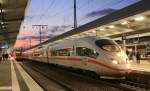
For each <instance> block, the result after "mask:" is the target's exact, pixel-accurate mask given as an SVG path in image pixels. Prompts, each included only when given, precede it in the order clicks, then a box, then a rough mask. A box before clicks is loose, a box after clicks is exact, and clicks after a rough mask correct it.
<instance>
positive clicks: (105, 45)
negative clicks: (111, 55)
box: [95, 39, 120, 52]
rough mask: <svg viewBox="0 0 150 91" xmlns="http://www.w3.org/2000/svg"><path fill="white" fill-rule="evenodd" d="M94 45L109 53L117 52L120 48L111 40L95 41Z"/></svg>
mask: <svg viewBox="0 0 150 91" xmlns="http://www.w3.org/2000/svg"><path fill="white" fill-rule="evenodd" d="M95 43H96V45H97V46H98V47H100V48H102V49H104V50H106V51H109V52H119V51H120V48H119V46H118V45H117V44H116V43H115V42H114V41H113V40H108V39H101V40H97V41H96V42H95Z"/></svg>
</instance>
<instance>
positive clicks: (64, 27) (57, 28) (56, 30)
mask: <svg viewBox="0 0 150 91" xmlns="http://www.w3.org/2000/svg"><path fill="white" fill-rule="evenodd" d="M71 27H72V25H61V26H53V27H52V28H50V29H49V30H48V31H49V32H51V33H53V34H58V33H63V32H66V30H67V29H69V28H71Z"/></svg>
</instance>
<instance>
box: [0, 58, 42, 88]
mask: <svg viewBox="0 0 150 91" xmlns="http://www.w3.org/2000/svg"><path fill="white" fill-rule="evenodd" d="M0 91H44V90H43V89H42V88H41V87H40V86H39V85H38V84H37V83H36V82H35V81H34V80H33V79H32V77H31V76H30V75H28V73H27V72H26V71H25V70H24V69H23V68H22V67H21V66H20V64H19V63H17V62H16V61H15V60H14V59H11V60H7V61H1V62H0Z"/></svg>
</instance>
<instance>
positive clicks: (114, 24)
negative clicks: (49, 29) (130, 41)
mask: <svg viewBox="0 0 150 91" xmlns="http://www.w3.org/2000/svg"><path fill="white" fill-rule="evenodd" d="M149 4H150V0H141V1H139V2H137V3H135V4H133V5H130V6H128V7H125V8H123V9H121V10H118V11H116V12H113V13H111V14H109V15H107V16H104V17H102V18H99V19H97V20H95V21H92V22H90V23H87V24H85V25H82V26H80V27H78V28H76V29H72V30H71V31H68V32H66V33H63V34H61V35H58V36H56V37H54V38H52V39H50V40H48V41H45V42H43V43H41V44H40V45H44V44H50V43H52V42H53V43H58V42H61V41H64V40H70V39H75V38H80V37H84V36H102V37H110V38H118V37H121V36H122V34H125V35H126V36H131V37H133V35H135V34H140V36H145V35H148V36H150V26H149V25H150V5H149ZM40 45H37V46H40ZM34 47H36V46H34Z"/></svg>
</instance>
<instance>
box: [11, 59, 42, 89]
mask: <svg viewBox="0 0 150 91" xmlns="http://www.w3.org/2000/svg"><path fill="white" fill-rule="evenodd" d="M14 62H15V64H16V66H17V68H18V70H19V72H20V73H21V76H22V77H23V79H24V81H25V83H26V84H27V86H28V88H29V90H30V91H44V90H43V89H42V88H41V87H40V86H39V85H38V84H37V83H36V82H35V81H34V80H33V79H32V77H31V76H30V75H29V74H28V73H27V72H26V71H25V70H24V69H23V68H22V67H21V66H20V65H19V64H18V63H17V62H16V61H15V60H14Z"/></svg>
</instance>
